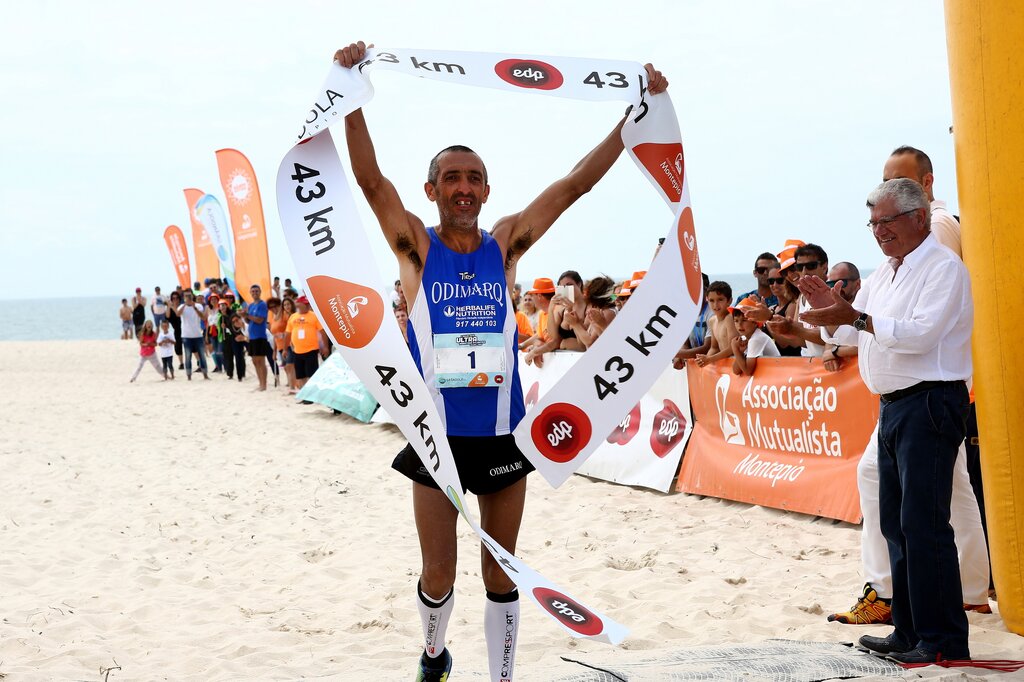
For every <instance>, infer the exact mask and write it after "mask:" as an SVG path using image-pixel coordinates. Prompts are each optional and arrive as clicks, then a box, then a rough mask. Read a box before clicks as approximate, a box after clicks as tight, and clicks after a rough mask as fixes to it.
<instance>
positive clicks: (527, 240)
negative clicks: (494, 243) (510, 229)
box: [505, 227, 533, 272]
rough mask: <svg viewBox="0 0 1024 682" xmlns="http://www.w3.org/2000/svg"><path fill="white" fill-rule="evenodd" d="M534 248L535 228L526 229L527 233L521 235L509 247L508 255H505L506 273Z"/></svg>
mask: <svg viewBox="0 0 1024 682" xmlns="http://www.w3.org/2000/svg"><path fill="white" fill-rule="evenodd" d="M531 246H533V228H532V227H528V228H526V232H525V233H523V234H521V235H519V236H518V237H516V238H515V240H513V242H512V243H511V244H509V245H508V253H506V254H505V272H508V271H509V270H511V269H512V268H513V267H514V266H515V264H516V260H517V259H518V258H519V257H520V256H522V255H523V254H524V253H526V250H527V249H528V248H530V247H531Z"/></svg>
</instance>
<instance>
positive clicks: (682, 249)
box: [676, 206, 704, 305]
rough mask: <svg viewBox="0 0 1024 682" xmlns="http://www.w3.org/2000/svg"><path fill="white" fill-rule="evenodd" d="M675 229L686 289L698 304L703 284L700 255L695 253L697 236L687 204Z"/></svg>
mask: <svg viewBox="0 0 1024 682" xmlns="http://www.w3.org/2000/svg"><path fill="white" fill-rule="evenodd" d="M676 229H677V230H678V235H679V255H680V257H682V259H683V273H684V274H685V275H686V290H687V291H688V292H690V298H692V299H693V302H694V303H696V304H698V305H700V297H701V294H703V293H704V285H703V282H702V281H701V278H700V256H699V255H697V236H696V233H695V232H694V230H693V210H692V209H691V208H690V207H689V206H687V207H686V208H684V209H683V213H682V215H680V216H679V224H678V225H677V227H676Z"/></svg>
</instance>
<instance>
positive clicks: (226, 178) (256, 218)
mask: <svg viewBox="0 0 1024 682" xmlns="http://www.w3.org/2000/svg"><path fill="white" fill-rule="evenodd" d="M217 169H218V170H219V171H220V184H221V186H222V187H223V188H224V194H225V196H227V199H228V213H229V214H230V215H231V232H232V234H234V237H235V282H236V283H237V285H238V287H239V288H240V289H241V290H242V292H243V294H244V293H246V292H248V291H249V287H251V286H252V285H253V284H259V285H260V287H261V288H262V289H263V292H264V293H263V295H264V296H269V295H270V257H269V255H268V254H267V229H266V226H265V225H264V222H263V203H262V202H261V201H260V188H259V185H257V184H256V173H254V172H253V170H252V164H250V163H249V159H247V158H245V155H244V154H242V152H240V151H237V150H235V149H221V150H219V151H218V152H217Z"/></svg>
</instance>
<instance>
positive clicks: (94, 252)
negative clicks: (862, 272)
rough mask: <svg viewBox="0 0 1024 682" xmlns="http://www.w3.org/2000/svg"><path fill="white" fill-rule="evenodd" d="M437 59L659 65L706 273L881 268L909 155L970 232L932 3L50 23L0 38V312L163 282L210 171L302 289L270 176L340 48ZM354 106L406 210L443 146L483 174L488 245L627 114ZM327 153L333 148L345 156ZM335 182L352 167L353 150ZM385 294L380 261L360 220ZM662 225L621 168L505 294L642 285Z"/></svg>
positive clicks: (23, 9)
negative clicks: (880, 218) (618, 282)
mask: <svg viewBox="0 0 1024 682" xmlns="http://www.w3.org/2000/svg"><path fill="white" fill-rule="evenodd" d="M360 39H361V40H365V41H366V42H368V43H369V42H373V43H375V44H376V45H377V46H378V47H395V48H400V47H404V48H415V47H420V48H432V49H441V50H466V51H481V52H499V53H510V54H526V55H561V56H573V57H601V58H608V59H623V60H631V61H638V62H652V63H653V64H655V66H656V67H657V68H658V69H660V70H661V71H662V72H664V73H665V75H666V76H667V77H668V79H669V81H670V86H669V94H670V95H671V97H672V101H673V103H674V105H675V109H676V112H677V115H678V117H679V124H680V129H681V132H682V137H683V148H684V153H685V155H686V172H687V173H688V179H689V183H690V194H691V200H692V204H693V209H694V219H695V223H696V231H697V239H698V243H699V248H700V253H701V258H702V264H703V268H704V270H705V272H707V273H709V274H711V275H712V277H714V275H715V274H725V273H738V272H749V270H750V269H751V268H752V266H753V261H754V259H755V258H756V256H757V254H759V253H761V252H762V251H772V252H776V251H779V250H781V249H782V247H783V244H784V242H785V241H786V240H787V239H791V238H799V239H803V240H804V241H808V242H815V243H818V244H820V245H822V246H823V247H824V248H825V250H826V251H827V252H828V254H829V256H830V260H831V261H832V262H833V263H835V262H838V261H840V260H848V261H852V262H854V263H856V264H857V265H858V266H860V267H862V268H865V269H871V268H874V267H875V266H876V265H877V264H878V262H879V261H880V260H881V254H880V253H879V251H878V247H877V245H876V244H875V242H874V240H873V238H872V237H871V234H870V232H869V231H868V229H867V228H866V227H865V221H866V220H867V218H868V215H867V210H866V209H865V207H864V200H865V197H866V195H867V193H868V192H869V191H870V190H871V189H872V188H873V187H874V186H875V185H877V184H878V182H880V180H881V172H882V165H883V163H884V161H885V159H886V157H887V156H888V154H889V152H890V151H891V150H892V149H893V148H895V147H897V146H900V145H904V144H909V145H913V146H915V147H918V148H920V149H923V150H925V151H926V152H927V153H928V154H929V155H930V156H931V158H932V162H933V165H934V168H935V196H936V198H940V199H945V200H946V201H947V202H948V203H949V205H950V208H951V210H952V211H953V212H954V213H958V209H957V200H956V178H955V168H954V159H953V139H952V135H950V133H949V126H950V125H951V122H952V113H951V109H950V93H949V80H948V62H947V56H946V42H945V40H946V38H945V28H944V21H943V10H942V3H941V2H940V1H939V0H906V1H901V2H892V1H891V0H861V1H859V2H855V3H838V2H820V1H817V0H771V1H770V2H764V1H758V0H747V1H734V2H717V1H690V0H674V1H671V2H654V1H646V0H636V1H635V2H629V3H623V2H607V1H606V0H587V1H585V2H582V1H576V0H568V1H563V2H532V1H529V0H520V1H519V2H514V3H477V4H463V3H452V4H445V3H414V2H395V1H389V0H375V1H374V2H365V3H356V2H337V1H336V2H330V3H328V2H302V1H301V0H300V1H296V2H292V3H280V2H273V3H272V2H264V1H260V0H248V1H246V2H240V1H235V0H230V1H224V2H219V1H215V2H210V1H207V2H176V3H140V2H104V1H103V0H97V2H90V3H80V2H71V1H67V2H47V1H37V2H31V3H20V4H18V5H14V6H11V7H9V8H6V9H5V21H4V22H3V25H2V26H0V60H2V63H3V65H4V66H3V68H2V69H0V92H3V106H2V107H0V154H2V156H3V163H0V277H3V280H4V286H3V287H0V298H7V299H20V298H54V297H68V296H101V295H104V296H105V295H117V296H118V297H122V296H126V295H128V294H129V293H130V292H131V291H133V290H134V288H135V287H136V286H140V287H142V288H143V290H144V291H147V292H148V291H151V290H152V288H153V286H155V285H160V286H162V287H163V288H164V289H165V290H166V289H167V288H171V287H173V286H174V283H175V281H176V280H175V276H174V271H173V269H172V267H171V261H170V257H169V255H168V252H167V248H166V246H165V244H164V241H163V232H164V229H165V228H166V227H167V226H168V225H171V224H174V225H178V226H179V227H181V228H182V230H183V232H185V234H186V237H187V239H188V241H189V242H190V243H189V248H190V249H191V229H190V227H189V221H188V213H187V207H186V204H185V199H184V195H183V194H182V189H184V188H186V187H198V188H200V189H203V190H204V191H206V192H210V193H212V194H214V195H216V196H218V197H219V198H220V199H221V202H222V204H225V205H226V202H225V201H224V195H223V190H222V189H221V187H220V182H219V178H218V175H217V166H216V159H215V157H214V152H215V151H216V150H218V149H221V148H225V147H233V148H235V149H239V150H241V151H242V152H243V153H245V154H246V155H247V156H248V157H249V159H250V161H251V162H252V164H253V166H254V168H255V171H256V175H257V178H258V181H259V185H260V192H261V194H262V198H263V208H264V214H265V218H266V222H267V230H268V244H269V251H270V263H271V270H272V274H274V275H278V276H281V277H282V278H284V277H292V276H294V275H295V270H294V268H293V266H292V262H291V258H290V256H289V254H288V250H287V247H286V245H285V241H284V235H283V233H282V231H281V224H280V219H279V218H278V214H277V205H276V201H275V197H274V180H275V177H276V173H277V167H278V164H279V163H280V161H281V159H282V158H283V156H284V154H285V153H286V152H287V151H288V149H289V148H290V146H291V144H292V142H293V140H294V138H295V136H296V134H297V133H298V131H299V128H300V126H301V123H302V120H303V118H304V116H305V114H306V112H307V111H308V110H309V108H310V106H311V104H312V101H313V99H314V97H315V95H316V93H317V88H318V87H319V86H320V84H321V83H322V82H323V79H324V77H325V75H326V73H327V69H328V67H329V65H330V61H331V58H332V56H333V54H334V51H335V49H337V48H338V47H341V46H343V45H344V44H347V43H349V42H352V41H355V40H360ZM373 79H374V84H375V87H376V90H377V96H376V97H375V99H374V100H373V101H372V102H370V103H369V104H368V105H367V106H366V107H365V112H366V116H367V120H368V123H369V126H370V131H371V133H372V135H373V137H374V141H375V144H376V147H377V154H378V158H379V161H380V165H381V168H382V170H383V171H384V173H385V175H387V176H388V177H389V178H390V179H391V180H392V182H394V184H395V186H396V187H397V188H398V191H399V193H400V194H401V195H402V197H403V199H404V201H405V203H406V206H407V208H408V209H409V210H411V211H413V212H414V213H416V214H417V215H419V216H420V217H421V218H423V219H424V221H425V222H426V223H427V224H428V225H429V224H434V221H436V215H437V214H436V209H435V208H434V207H433V205H432V204H430V203H429V202H428V201H427V200H426V198H425V196H424V193H423V182H424V179H425V176H426V168H427V163H428V162H429V160H430V158H431V157H432V156H433V155H434V153H436V152H437V151H438V150H439V149H442V148H444V147H446V146H448V145H451V144H465V145H467V146H470V147H472V148H473V149H475V150H476V151H477V152H478V153H480V155H481V156H482V157H483V159H484V161H485V162H486V164H487V167H488V171H489V175H490V177H489V180H490V185H491V196H490V200H489V201H488V203H487V205H486V206H485V207H484V211H483V214H482V216H481V226H482V227H485V228H486V229H489V228H490V227H491V226H492V225H493V224H494V222H495V221H497V220H498V219H499V218H500V217H502V216H504V215H507V214H510V213H513V212H516V211H518V210H521V209H522V208H524V207H525V206H526V205H527V204H528V203H529V201H530V200H532V199H533V198H534V197H535V196H536V195H537V194H538V193H539V192H540V191H541V190H542V189H543V188H544V187H546V186H547V185H548V184H549V183H551V182H552V181H554V180H556V179H558V178H559V177H561V176H562V175H564V174H565V173H566V172H568V171H569V170H570V169H571V168H572V167H573V165H574V164H575V163H576V162H577V161H578V160H579V159H580V158H581V157H583V156H584V155H585V154H586V153H587V152H588V151H589V150H590V149H591V148H592V147H593V146H595V145H596V144H597V143H598V142H599V141H600V140H601V139H602V138H603V137H604V136H605V135H606V134H607V133H608V131H610V130H611V129H612V128H613V127H614V126H615V124H616V123H617V122H618V120H619V118H620V117H621V114H622V109H623V107H622V106H621V105H619V104H614V105H613V104H608V103H601V104H594V103H587V102H574V101H568V100H562V99H557V98H548V97H536V96H522V95H518V94H515V93H505V92H499V91H491V90H486V89H468V88H460V87H458V86H455V85H449V84H438V83H436V82H429V81H425V80H419V79H412V78H409V77H408V76H404V75H401V74H396V73H389V72H386V71H377V72H376V73H375V74H374V76H373ZM336 139H339V140H340V139H341V138H340V136H336ZM342 159H343V160H344V161H345V162H346V163H347V154H346V153H345V152H344V148H342ZM361 214H362V217H363V222H364V224H365V226H366V229H367V230H368V232H369V233H370V236H371V241H372V243H373V246H374V249H375V252H376V254H377V259H378V262H379V264H380V268H381V271H382V274H383V277H384V279H385V280H387V281H393V280H394V279H395V277H396V276H397V266H396V264H395V261H394V257H393V256H392V255H391V252H390V250H389V249H388V247H387V245H386V244H385V242H384V240H383V237H381V236H380V232H379V229H378V228H377V225H376V222H375V221H374V219H373V215H372V213H371V212H370V211H369V208H368V207H366V206H365V205H361ZM671 223H672V220H671V215H670V213H669V212H668V209H667V208H666V206H665V205H664V203H663V202H662V201H661V200H660V199H659V198H658V197H657V196H656V195H655V193H654V191H653V190H652V189H651V188H650V186H649V185H648V184H647V182H646V180H643V179H642V178H641V177H640V174H639V173H638V171H637V170H636V168H635V166H633V164H632V162H631V161H630V160H629V158H628V157H627V156H626V155H625V154H623V156H622V157H621V158H620V159H619V161H618V162H617V163H616V165H615V166H614V167H613V169H612V170H611V171H610V172H609V174H608V175H607V176H606V177H605V178H604V179H603V180H602V181H601V183H599V185H598V186H597V187H596V188H595V189H594V191H592V192H591V193H590V194H589V195H587V196H585V197H584V198H583V199H581V200H580V201H579V202H578V203H577V204H576V205H575V206H573V207H572V208H571V209H569V211H567V212H566V213H565V214H564V215H563V217H562V218H561V219H560V221H559V222H558V223H556V225H555V227H554V228H553V229H552V230H551V231H550V232H549V233H548V234H547V235H546V236H545V237H544V239H543V240H541V241H540V242H539V243H538V244H537V245H536V246H534V247H533V249H531V251H530V252H529V253H528V254H527V255H526V256H525V257H524V258H523V260H522V261H521V263H520V266H519V272H518V279H519V281H521V282H527V283H529V282H530V281H532V279H533V278H535V277H540V276H548V277H556V276H557V275H558V274H559V273H561V272H562V271H563V270H567V269H576V270H578V271H580V273H581V274H582V275H583V276H584V278H588V277H592V276H594V275H596V274H599V273H606V274H609V275H612V276H615V277H625V276H628V275H629V274H630V273H631V272H632V271H634V270H643V269H646V267H647V265H648V264H649V262H650V260H651V258H652V256H653V251H654V246H655V245H656V243H657V238H658V237H659V236H663V235H664V234H665V233H666V232H667V231H668V230H669V228H670V226H671Z"/></svg>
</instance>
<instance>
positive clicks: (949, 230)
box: [931, 199, 963, 258]
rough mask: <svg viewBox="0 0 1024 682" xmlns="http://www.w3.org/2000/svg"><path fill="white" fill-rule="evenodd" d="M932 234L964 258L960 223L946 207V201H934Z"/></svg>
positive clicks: (932, 206) (932, 207)
mask: <svg viewBox="0 0 1024 682" xmlns="http://www.w3.org/2000/svg"><path fill="white" fill-rule="evenodd" d="M931 209H932V234H933V235H935V238H936V239H938V240H939V243H940V244H942V245H943V246H945V247H946V248H947V249H949V250H950V251H952V252H953V253H955V254H956V255H958V256H960V257H961V258H963V253H962V252H961V249H960V223H958V222H957V220H956V218H954V217H953V214H952V213H950V212H949V210H948V209H947V208H946V202H945V201H939V200H938V199H936V200H935V201H933V202H932V205H931Z"/></svg>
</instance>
